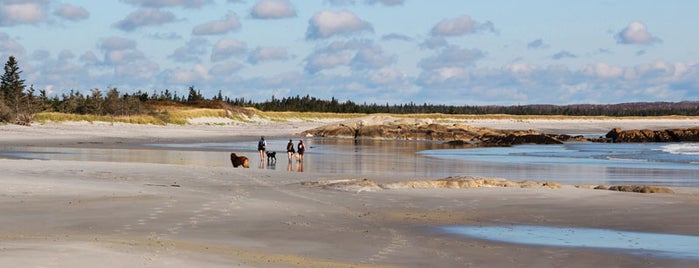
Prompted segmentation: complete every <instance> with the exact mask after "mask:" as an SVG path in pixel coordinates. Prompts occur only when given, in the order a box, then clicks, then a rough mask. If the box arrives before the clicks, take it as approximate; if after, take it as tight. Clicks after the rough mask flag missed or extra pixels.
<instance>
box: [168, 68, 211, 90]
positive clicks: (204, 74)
mask: <svg viewBox="0 0 699 268" xmlns="http://www.w3.org/2000/svg"><path fill="white" fill-rule="evenodd" d="M211 77H212V76H211V75H210V74H209V71H208V70H206V68H204V66H202V65H199V64H196V65H194V66H193V67H192V69H190V70H182V69H176V70H172V71H168V73H167V74H166V79H167V80H168V81H170V83H174V84H180V85H194V84H201V83H204V82H206V81H207V80H209V79H211Z"/></svg>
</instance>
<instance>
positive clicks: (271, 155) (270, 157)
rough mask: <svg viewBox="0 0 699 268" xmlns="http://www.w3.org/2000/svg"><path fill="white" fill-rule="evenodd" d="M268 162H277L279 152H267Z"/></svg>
mask: <svg viewBox="0 0 699 268" xmlns="http://www.w3.org/2000/svg"><path fill="white" fill-rule="evenodd" d="M266 153H267V162H277V152H266Z"/></svg>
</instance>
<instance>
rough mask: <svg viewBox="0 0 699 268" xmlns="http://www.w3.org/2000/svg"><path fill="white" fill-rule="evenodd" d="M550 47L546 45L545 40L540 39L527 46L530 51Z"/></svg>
mask: <svg viewBox="0 0 699 268" xmlns="http://www.w3.org/2000/svg"><path fill="white" fill-rule="evenodd" d="M547 47H548V45H546V44H545V43H544V40H543V39H541V38H539V39H536V40H534V41H531V42H529V43H528V44H527V48H528V49H538V48H547Z"/></svg>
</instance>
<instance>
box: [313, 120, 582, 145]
mask: <svg viewBox="0 0 699 268" xmlns="http://www.w3.org/2000/svg"><path fill="white" fill-rule="evenodd" d="M301 135H304V136H315V137H339V138H355V139H357V138H362V139H390V140H433V141H447V142H448V143H449V145H452V146H511V145H518V144H561V143H563V142H567V141H582V140H585V139H584V138H583V137H582V136H575V137H572V136H569V135H549V134H544V133H539V132H537V131H534V130H526V131H521V130H496V129H490V128H481V127H473V126H468V125H463V124H453V125H444V124H435V123H431V122H416V123H410V122H406V121H405V120H394V121H386V120H384V121H380V122H373V123H371V122H369V123H366V122H365V123H362V122H358V123H341V124H331V125H327V126H323V127H319V128H315V129H311V130H307V131H304V132H302V133H301Z"/></svg>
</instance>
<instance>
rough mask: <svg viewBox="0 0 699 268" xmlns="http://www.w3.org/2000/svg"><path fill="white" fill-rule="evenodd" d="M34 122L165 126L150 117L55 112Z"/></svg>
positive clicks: (37, 117)
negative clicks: (84, 122)
mask: <svg viewBox="0 0 699 268" xmlns="http://www.w3.org/2000/svg"><path fill="white" fill-rule="evenodd" d="M34 121H37V122H70V121H87V122H111V123H129V124H153V125H165V122H163V121H162V120H160V119H158V118H155V117H153V116H150V115H133V116H107V115H82V114H66V113H55V112H43V113H38V114H36V115H35V116H34Z"/></svg>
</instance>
